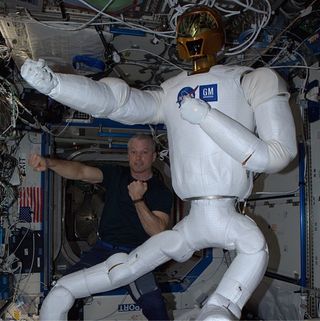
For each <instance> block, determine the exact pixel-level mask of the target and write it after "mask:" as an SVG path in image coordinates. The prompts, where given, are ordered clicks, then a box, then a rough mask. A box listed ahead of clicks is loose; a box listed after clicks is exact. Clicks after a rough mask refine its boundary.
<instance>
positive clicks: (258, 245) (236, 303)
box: [198, 214, 268, 321]
mask: <svg viewBox="0 0 320 321" xmlns="http://www.w3.org/2000/svg"><path fill="white" fill-rule="evenodd" d="M236 215H237V216H236V217H235V218H234V219H233V220H232V222H231V223H230V226H229V231H228V232H227V233H228V235H226V236H227V239H228V240H229V241H230V240H233V241H232V242H233V244H234V248H235V249H236V250H237V256H236V258H235V259H234V260H233V262H232V264H231V265H230V267H229V269H228V270H227V271H226V273H225V274H224V276H223V278H222V280H221V282H220V283H219V286H218V288H217V289H216V291H215V292H214V293H213V295H212V296H211V297H209V299H208V301H207V303H206V305H205V306H204V308H203V309H202V311H201V313H200V315H199V317H198V319H199V320H206V321H209V320H210V321H211V320H219V321H220V320H237V319H239V318H240V316H241V310H242V308H243V306H244V305H245V303H246V302H247V301H248V299H249V298H250V296H251V294H252V292H253V291H254V290H255V289H256V287H257V286H258V285H259V283H260V281H261V279H262V278H263V276H264V273H265V271H266V268H267V264H268V249H267V245H266V242H265V239H264V237H263V235H262V233H261V232H260V230H259V228H258V227H257V226H256V224H255V222H254V221H252V220H251V219H250V218H248V217H245V216H242V215H239V214H236ZM228 243H229V242H228ZM226 245H227V244H226ZM228 248H229V249H230V243H229V244H228Z"/></svg>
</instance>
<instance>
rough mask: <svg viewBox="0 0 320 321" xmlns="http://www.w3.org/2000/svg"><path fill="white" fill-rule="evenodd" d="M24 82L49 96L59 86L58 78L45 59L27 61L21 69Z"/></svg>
mask: <svg viewBox="0 0 320 321" xmlns="http://www.w3.org/2000/svg"><path fill="white" fill-rule="evenodd" d="M21 76H22V77H23V78H24V80H25V81H26V82H27V83H28V84H29V85H31V86H32V87H33V88H35V89H37V90H38V91H39V92H41V93H42V94H45V95H48V94H50V92H51V91H52V89H54V88H55V87H56V86H57V85H58V79H57V76H56V75H55V74H54V73H53V71H52V70H51V69H50V68H49V67H48V65H47V64H46V62H45V61H44V60H43V59H39V60H38V61H34V60H31V59H27V60H26V61H25V62H24V64H23V65H22V67H21Z"/></svg>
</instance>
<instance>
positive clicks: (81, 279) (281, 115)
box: [21, 6, 297, 321]
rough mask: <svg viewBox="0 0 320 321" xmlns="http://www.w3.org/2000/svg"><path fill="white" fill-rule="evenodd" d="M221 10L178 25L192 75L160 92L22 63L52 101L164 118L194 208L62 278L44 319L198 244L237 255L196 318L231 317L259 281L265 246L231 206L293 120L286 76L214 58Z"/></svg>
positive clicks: (182, 186) (284, 143)
mask: <svg viewBox="0 0 320 321" xmlns="http://www.w3.org/2000/svg"><path fill="white" fill-rule="evenodd" d="M224 39H225V38H224V31H223V27H222V23H221V19H220V17H219V14H218V13H217V12H216V11H215V10H213V9H211V8H208V7H202V6H195V7H192V8H190V9H188V10H187V11H185V13H183V14H182V15H181V16H180V17H179V18H178V22H177V51H178V54H179V56H180V57H181V59H184V60H191V61H192V63H193V70H192V72H187V71H184V72H181V73H180V74H179V75H177V76H175V77H173V78H171V79H169V80H167V81H165V82H164V83H162V84H161V90H158V91H142V90H138V89H135V88H130V87H129V86H128V85H127V84H126V83H125V82H124V81H123V80H121V79H117V78H104V79H101V80H100V81H93V80H91V79H89V78H86V77H83V76H78V75H65V74H58V73H54V72H53V71H52V70H51V69H50V68H49V67H48V66H47V65H46V64H45V62H44V61H43V60H39V61H32V60H27V61H26V62H25V63H24V65H23V66H22V69H21V74H22V76H23V78H24V79H25V80H26V81H27V82H28V83H29V84H31V85H32V86H33V87H34V88H36V89H37V90H38V91H40V92H42V93H44V94H47V95H49V96H50V97H51V98H53V99H54V100H56V101H58V102H61V103H62V104H65V105H68V106H69V107H71V108H74V109H76V110H79V111H82V112H86V113H89V114H91V115H93V116H94V117H100V118H101V117H108V118H109V119H112V120H115V121H118V122H121V123H124V124H129V125H132V124H150V123H151V124H157V123H165V125H166V127H167V134H168V140H169V151H170V168H171V173H172V184H173V187H174V190H175V192H176V193H177V195H178V196H179V197H180V198H181V199H186V200H190V201H191V209H190V213H189V215H187V216H186V217H185V218H184V219H183V220H182V221H180V222H179V223H178V224H177V225H176V226H174V227H173V229H172V230H169V231H164V232H162V233H160V234H158V235H155V236H153V237H151V238H150V239H149V240H148V241H147V242H145V243H144V244H142V245H141V246H139V247H138V248H137V249H135V250H134V251H133V252H131V253H130V254H124V253H118V254H116V255H114V256H112V257H110V258H109V259H108V260H106V261H105V262H103V263H100V264H98V265H96V266H94V267H91V268H88V269H85V270H82V271H79V272H76V273H73V274H70V275H66V276H64V277H62V278H61V279H59V280H58V281H57V283H56V285H55V286H54V287H53V288H52V290H51V291H50V292H49V294H48V295H47V297H46V299H45V300H44V302H43V305H42V308H41V312H40V319H41V320H42V321H44V320H67V312H68V309H69V308H70V307H71V306H72V304H73V302H74V300H75V299H76V298H83V297H87V296H90V295H92V294H94V293H99V292H104V291H108V290H111V289H114V288H117V287H119V286H122V285H125V284H128V283H130V282H132V281H133V280H135V279H136V278H138V277H140V276H141V275H143V274H145V273H147V272H149V271H151V270H153V269H154V268H155V267H157V266H159V265H160V264H162V263H164V262H166V261H168V260H170V259H174V260H176V261H178V262H184V261H186V260H188V259H189V258H190V257H191V256H192V254H193V253H194V251H197V250H200V249H203V248H208V247H220V248H224V249H230V250H231V249H232V250H233V249H235V250H236V252H237V256H236V257H235V259H234V260H233V262H232V264H231V265H230V267H229V268H228V270H227V271H226V272H225V274H224V276H223V278H222V279H221V281H220V283H219V285H218V287H217V288H216V290H215V291H214V293H212V294H211V295H210V296H209V298H208V299H207V301H206V303H205V305H204V306H203V307H202V309H201V310H200V312H199V314H198V316H197V320H235V319H239V318H240V316H241V310H242V308H243V306H244V304H245V303H246V302H247V300H248V299H249V298H250V296H251V294H252V292H253V291H254V290H255V288H256V287H257V286H258V284H259V283H260V281H261V279H262V277H263V275H264V273H265V270H266V267H267V263H268V249H267V245H266V242H265V239H264V237H263V235H262V233H261V232H260V230H259V228H258V227H257V225H256V224H255V222H254V221H253V220H251V219H250V218H249V217H247V216H245V215H242V214H240V213H238V212H237V211H236V210H235V206H234V205H235V201H236V200H237V199H240V200H241V199H244V198H246V197H247V196H248V195H249V194H250V192H251V189H252V172H259V173H261V172H265V173H275V172H278V171H280V170H282V169H283V168H284V167H286V166H287V165H288V163H289V162H290V161H291V160H292V159H293V158H294V157H295V155H296V153H297V150H296V140H295V128H294V122H293V117H292V114H291V111H290V107H289V104H288V99H289V93H288V91H287V89H286V85H285V83H284V81H283V80H282V79H281V78H280V77H279V76H278V75H277V74H276V73H275V72H274V71H272V70H270V69H267V68H258V69H255V70H253V69H251V68H248V67H241V66H223V65H217V64H216V55H217V52H219V51H221V49H222V48H223V46H224Z"/></svg>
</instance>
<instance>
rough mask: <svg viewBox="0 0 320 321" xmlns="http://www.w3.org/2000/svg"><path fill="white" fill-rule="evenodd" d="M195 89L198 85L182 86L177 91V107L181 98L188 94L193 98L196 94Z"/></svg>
mask: <svg viewBox="0 0 320 321" xmlns="http://www.w3.org/2000/svg"><path fill="white" fill-rule="evenodd" d="M197 89H198V86H197V87H196V88H194V89H193V88H191V87H184V88H182V89H181V90H180V91H179V93H178V97H177V103H178V104H179V108H180V107H181V102H182V100H183V97H185V96H190V97H191V98H194V97H195V95H196V90H197Z"/></svg>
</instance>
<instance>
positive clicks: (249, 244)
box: [235, 216, 267, 254]
mask: <svg viewBox="0 0 320 321" xmlns="http://www.w3.org/2000/svg"><path fill="white" fill-rule="evenodd" d="M237 226H238V228H237V232H236V234H237V235H236V238H235V245H236V250H237V251H238V252H240V253H245V254H254V253H258V252H260V251H267V244H266V240H265V238H264V236H263V234H262V233H261V231H260V229H259V228H258V226H257V225H256V223H255V222H254V221H253V220H252V219H251V218H250V217H247V216H243V217H242V219H241V220H239V221H238V222H237Z"/></svg>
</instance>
